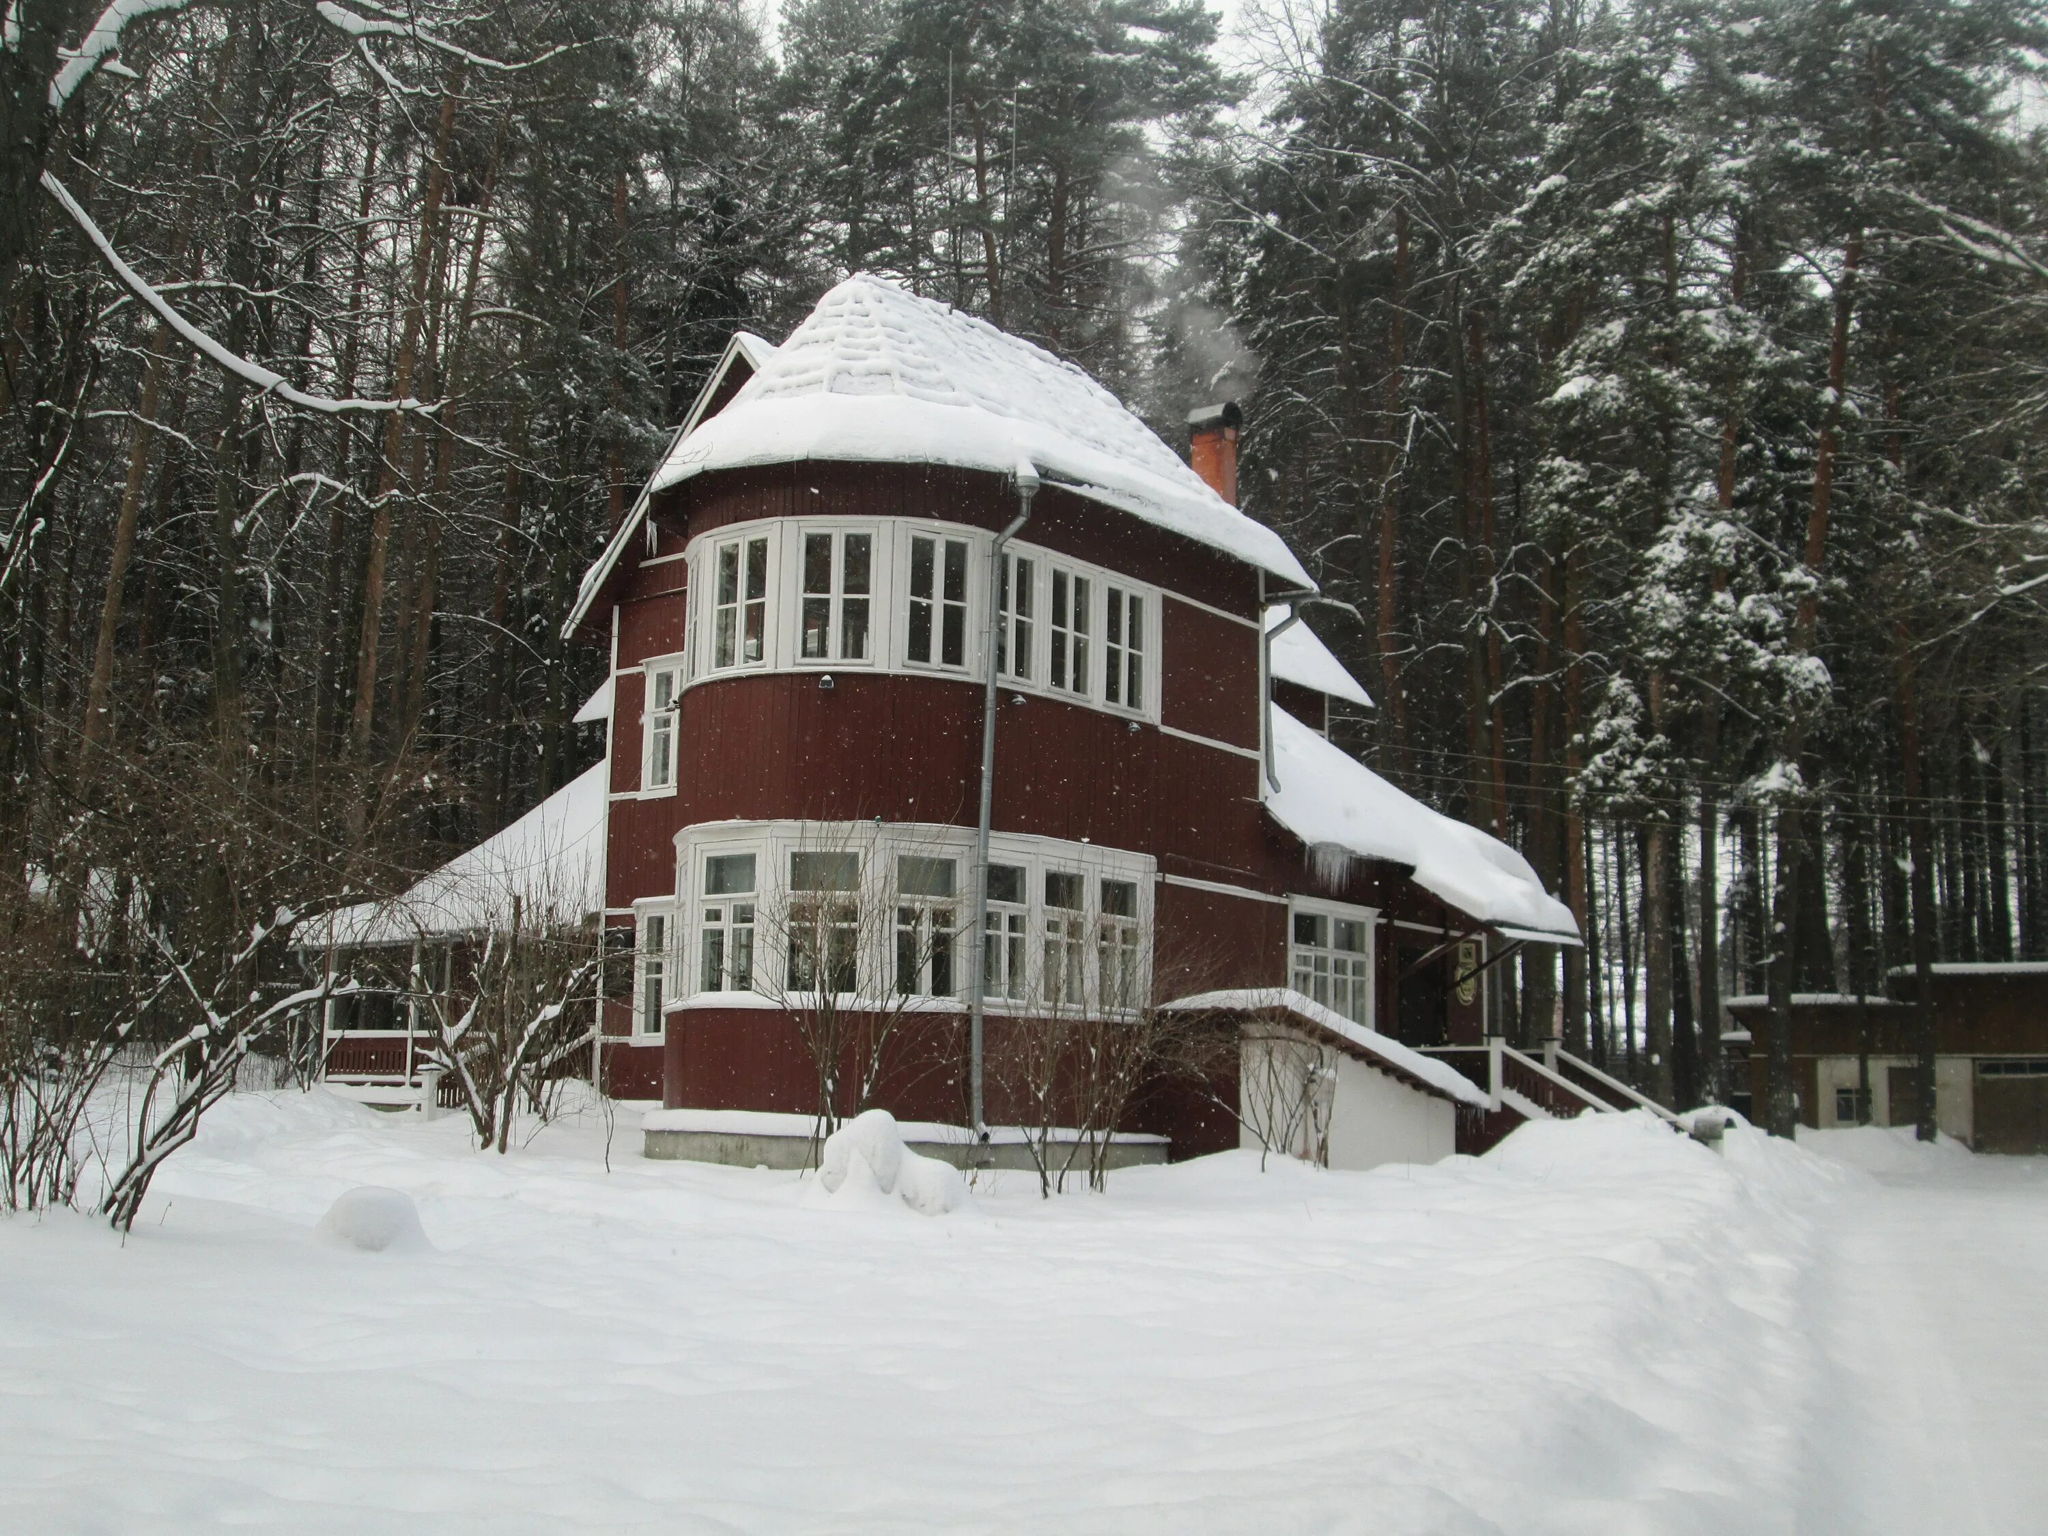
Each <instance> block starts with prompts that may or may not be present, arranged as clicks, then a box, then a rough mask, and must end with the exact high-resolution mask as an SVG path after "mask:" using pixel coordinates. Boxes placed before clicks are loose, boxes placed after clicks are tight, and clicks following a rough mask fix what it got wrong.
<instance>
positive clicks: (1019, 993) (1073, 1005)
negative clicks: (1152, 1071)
mask: <svg viewBox="0 0 2048 1536" xmlns="http://www.w3.org/2000/svg"><path fill="white" fill-rule="evenodd" d="M676 844H677V850H678V860H677V878H678V881H679V884H680V889H682V890H684V891H685V892H687V893H689V894H688V895H687V896H685V897H684V898H683V899H682V900H681V901H680V902H678V910H679V911H680V912H682V913H683V914H684V919H682V920H679V922H678V926H677V929H676V932H677V933H678V934H679V935H681V937H679V938H678V940H677V943H678V944H679V945H680V946H682V950H683V958H682V959H681V960H679V961H678V962H677V964H678V965H679V966H680V967H681V969H680V971H678V972H676V973H675V974H676V975H677V978H678V980H677V985H678V987H683V988H687V991H685V992H683V993H682V996H683V997H685V998H689V999H695V1000H699V1001H698V1006H716V1005H717V999H718V998H719V997H721V996H733V995H735V994H733V993H731V992H724V991H711V990H708V989H706V988H705V987H704V986H703V985H702V980H703V977H702V966H703V937H704V916H703V914H704V912H705V909H706V908H707V907H719V906H721V905H724V904H726V898H723V897H718V896H710V895H706V894H703V892H704V882H705V877H706V871H707V861H708V860H709V859H711V858H714V857H718V856H721V855H726V854H752V855H753V856H754V871H755V874H754V878H755V889H754V892H753V895H752V898H751V899H752V902H753V903H754V905H755V907H756V928H755V937H754V942H753V973H754V977H755V979H756V984H755V987H754V988H753V989H751V990H752V991H753V992H754V993H755V994H757V995H759V994H760V993H761V992H762V991H763V988H762V987H761V985H760V982H761V979H762V978H775V979H776V980H778V981H786V980H787V979H788V965H789V956H788V955H787V953H786V952H785V951H786V947H787V946H786V944H785V943H784V942H783V940H782V939H781V938H779V937H778V936H777V935H776V933H775V932H774V928H775V924H774V922H773V921H772V919H771V918H770V917H768V915H767V914H771V913H773V912H776V911H778V910H780V904H781V903H783V902H786V901H788V900H789V899H791V893H790V891H789V889H788V882H789V876H790V855H791V854H792V853H797V852H803V851H836V850H846V851H854V850H858V851H859V853H860V857H861V875H860V886H859V890H858V892H857V893H856V896H857V900H858V901H859V902H860V903H862V904H863V913H862V916H861V917H859V918H858V919H856V929H857V932H858V934H859V936H860V937H859V943H860V951H859V953H858V954H857V955H856V957H855V967H856V994H854V995H856V996H858V997H873V998H876V999H879V998H880V997H881V996H883V995H884V988H885V987H886V990H887V992H888V994H890V995H900V994H896V993H895V987H896V977H897V970H896V963H897V958H898V954H897V933H898V923H897V918H898V916H899V913H900V909H901V907H902V906H903V905H906V904H909V902H908V901H907V899H906V898H905V896H904V893H903V892H902V891H901V890H900V888H899V880H898V874H897V871H898V864H897V860H898V859H899V858H900V857H901V856H903V855H906V854H908V855H917V856H922V857H929V858H943V859H947V860H950V861H952V863H953V864H954V867H955V878H954V891H955V895H954V897H953V898H952V900H951V901H950V902H948V901H947V900H945V899H944V898H936V897H933V898H925V897H917V898H915V900H916V901H920V902H923V901H929V902H930V904H931V905H933V906H939V907H944V906H951V908H952V909H953V923H954V930H953V931H954V934H955V942H954V950H953V989H952V991H951V992H950V993H946V994H935V993H929V992H919V993H916V994H913V995H915V996H917V997H918V998H920V999H930V1000H931V1001H932V1002H933V1003H934V1004H935V1005H944V1006H950V1007H964V1006H965V995H966V992H967V983H968V979H969V976H970V974H971V972H970V971H969V967H970V966H972V965H973V964H975V963H976V959H977V956H976V952H975V950H976V946H975V944H974V942H973V935H972V933H971V932H970V931H969V926H970V924H971V921H972V916H973V901H972V895H973V889H974V888H973V882H974V881H975V880H976V879H979V878H981V875H980V871H978V870H977V869H976V868H975V866H974V831H973V829H972V828H970V827H957V826H951V825H938V824H932V823H922V822H892V823H883V824H881V825H877V824H875V823H872V822H845V823H839V822H800V821H777V822H737V823H736V822H722V823H718V824H716V825H714V826H706V827H703V828H699V829H685V830H684V831H683V832H681V833H679V834H678V835H677V838H676ZM989 861H990V863H991V864H999V865H1010V866H1015V867H1017V868H1019V869H1021V870H1022V871H1023V894H1024V898H1025V899H1024V901H1023V902H1022V903H1019V904H1016V905H1015V906H1010V905H1007V904H1005V903H1001V902H991V903H990V904H989V910H990V913H991V914H992V921H996V922H998V923H999V924H1000V930H1001V931H1002V932H1003V935H1004V941H1005V944H1006V946H1008V945H1009V943H1010V941H1011V940H1012V939H1014V942H1015V949H1016V952H1017V953H1018V954H1019V957H1020V959H1021V962H1022V966H1021V974H1020V976H1019V977H1018V979H1017V983H1016V984H1015V985H1014V986H1012V987H1007V988H1005V989H1004V990H1003V991H1001V992H998V991H997V990H996V989H995V988H993V987H991V988H990V989H989V991H988V994H987V999H986V1001H987V1006H988V1008H989V1010H990V1011H991V1012H993V1013H1006V1014H1016V1015H1023V1016H1027V1017H1028V1016H1031V1015H1034V1014H1036V1015H1043V1014H1045V1013H1047V1012H1049V1011H1052V1010H1053V1008H1054V1006H1055V999H1053V998H1052V997H1051V995H1050V994H1051V991H1052V989H1051V988H1050V987H1048V986H1047V984H1046V977H1045V973H1044V947H1045V940H1046V931H1047V930H1046V925H1047V922H1048V917H1049V914H1054V915H1058V916H1060V917H1061V918H1062V920H1064V919H1066V918H1067V917H1068V916H1071V918H1072V920H1073V930H1074V937H1075V943H1076V945H1077V950H1078V953H1079V955H1080V966H1081V969H1082V976H1083V980H1082V986H1081V996H1080V997H1078V998H1069V999H1064V1000H1060V1001H1061V1002H1062V1003H1063V1007H1064V1011H1067V1012H1074V1011H1082V1010H1088V1011H1094V1012H1106V1013H1110V1014H1115V1015H1121V1014H1126V1013H1130V1012H1134V1011H1135V1010H1136V1009H1137V1008H1140V1007H1142V1006H1143V1005H1144V1002H1145V1001H1146V996H1147V994H1146V990H1145V989H1146V986H1147V984H1148V982H1149V977H1150V966H1151V954H1150V951H1151V938H1150V935H1151V931H1152V930H1151V921H1152V912H1153V888H1154V885H1155V884H1156V880H1157V865H1156V862H1155V861H1154V860H1153V859H1152V858H1150V857H1149V856H1147V855H1145V854H1140V853H1135V852H1131V851H1128V850H1125V849H1115V848H1104V847H1102V846H1101V845H1099V844H1092V843H1078V842H1066V841H1063V840H1060V839H1057V838H1046V837H1036V836H1028V835H1023V834H1009V833H997V834H995V835H994V836H993V837H992V838H991V839H990V852H989ZM1048 872H1055V873H1068V874H1073V875H1076V876H1078V878H1079V880H1080V882H1081V887H1082V893H1083V905H1082V907H1081V909H1079V910H1078V911H1076V912H1073V913H1071V914H1068V913H1066V912H1065V910H1064V909H1053V908H1049V907H1048V906H1047V905H1046V902H1045V899H1044V897H1045V877H1046V874H1047V873H1048ZM1105 880H1110V881H1119V882H1124V883H1128V884H1129V885H1131V886H1132V887H1134V889H1135V893H1136V903H1135V912H1134V913H1133V914H1132V915H1131V916H1130V917H1128V918H1123V917H1117V918H1114V919H1113V921H1114V922H1115V923H1116V924H1122V925H1127V926H1128V928H1129V930H1130V931H1131V932H1132V933H1133V934H1134V935H1135V939H1136V944H1135V950H1136V959H1135V968H1136V974H1135V976H1134V979H1133V982H1134V984H1133V986H1132V989H1131V995H1132V1001H1131V1003H1130V1005H1129V1007H1128V1008H1114V1007H1109V1006H1107V1005H1106V999H1104V998H1103V997H1102V996H1100V993H1101V990H1102V988H1101V974H1100V966H1101V960H1100V956H1101V953H1102V948H1101V946H1102V935H1103V933H1104V929H1105V923H1106V922H1109V921H1111V919H1106V917H1105V914H1104V913H1103V911H1102V906H1101V893H1102V885H1103V882H1104V881H1105ZM871 902H872V903H880V904H883V905H881V906H877V907H875V908H872V909H869V908H867V907H866V906H865V904H867V903H871ZM882 910H886V911H887V913H888V916H889V918H890V921H888V922H886V923H883V922H878V921H873V920H871V919H870V918H869V917H868V916H867V913H868V912H869V911H882ZM1013 918H1014V919H1015V921H1014V923H1013V922H1012V921H1011V920H1012V919H1013ZM1010 952H1011V951H1010V950H1009V949H1008V948H1007V947H1006V949H1005V957H1006V958H1007V956H1008V955H1009V953H1010ZM1006 974H1007V967H1006V966H1005V967H1002V968H999V971H998V975H999V976H1003V975H1006ZM766 990H767V991H768V992H769V993H771V994H773V993H783V994H785V995H787V994H789V993H792V992H793V991H794V989H793V988H787V987H782V986H771V987H770V988H768V989H766ZM673 995H674V994H673V993H672V996H673ZM671 1006H673V1003H672V1004H671Z"/></svg>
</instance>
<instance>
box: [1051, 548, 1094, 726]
mask: <svg viewBox="0 0 2048 1536" xmlns="http://www.w3.org/2000/svg"><path fill="white" fill-rule="evenodd" d="M1051 574H1052V582H1051V585H1052V595H1051V601H1050V602H1049V603H1048V605H1047V610H1046V616H1045V627H1046V640H1047V649H1048V652H1049V654H1048V656H1047V658H1046V667H1045V681H1046V684H1047V686H1048V687H1051V688H1055V689H1058V690H1059V691H1060V692H1062V693H1078V694H1080V695H1081V696H1082V697H1083V698H1086V697H1087V696H1088V694H1089V693H1090V691H1091V689H1090V673H1089V662H1090V659H1091V658H1090V657H1089V654H1088V636H1089V632H1090V630H1091V629H1092V628H1093V627H1094V620H1095V592H1094V587H1095V584H1094V582H1092V581H1090V580H1089V579H1088V578H1087V577H1086V576H1082V575H1079V574H1077V573H1075V572H1073V571H1066V570H1061V569H1060V568H1059V567H1058V566H1054V567H1053V569H1052V573H1051Z"/></svg>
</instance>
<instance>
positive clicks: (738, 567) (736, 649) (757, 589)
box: [711, 534, 768, 671]
mask: <svg viewBox="0 0 2048 1536" xmlns="http://www.w3.org/2000/svg"><path fill="white" fill-rule="evenodd" d="M712 567H713V570H714V571H715V572H716V576H715V577H714V580H715V581H716V583H717V586H716V589H715V591H714V594H713V605H712V610H711V665H712V667H713V669H714V670H719V671H722V670H724V669H725V668H728V667H757V666H760V665H761V664H762V663H763V662H764V661H765V660H766V659H767V655H768V537H767V535H766V534H753V535H751V536H749V537H746V538H739V539H728V540H725V541H724V542H722V543H720V544H718V545H717V546H716V547H715V549H714V552H713V557H712Z"/></svg>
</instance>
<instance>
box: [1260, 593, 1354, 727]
mask: <svg viewBox="0 0 2048 1536" xmlns="http://www.w3.org/2000/svg"><path fill="white" fill-rule="evenodd" d="M1282 624H1287V609H1286V608H1285V607H1284V606H1277V605H1276V606H1275V607H1272V608H1268V609H1267V610H1266V633H1267V634H1269V635H1272V636H1273V648H1272V654H1271V658H1270V665H1271V666H1272V669H1273V675H1274V676H1275V677H1277V678H1278V679H1280V681H1281V682H1283V683H1293V684H1295V685H1296V686H1298V687H1302V688H1313V689H1314V690H1315V691H1316V692H1317V693H1327V694H1328V695H1330V697H1331V698H1333V699H1343V700H1345V701H1346V702H1347V703H1351V704H1358V705H1362V706H1363V707H1365V708H1367V709H1370V708H1371V707H1372V696H1371V695H1370V694H1368V693H1367V692H1366V691H1365V687H1364V685H1363V684H1362V683H1360V682H1359V681H1358V679H1357V678H1355V677H1353V676H1352V675H1351V673H1350V671H1349V669H1348V668H1346V667H1345V665H1344V663H1343V662H1341V661H1339V660H1338V659H1337V657H1336V653H1335V652H1333V651H1332V650H1331V649H1330V648H1329V647H1328V646H1327V645H1325V644H1323V642H1322V641H1321V639H1319V638H1318V637H1317V635H1316V632H1315V631H1314V630H1312V629H1310V628H1309V627H1308V625H1307V624H1306V623H1296V624H1287V627H1286V628H1285V629H1281V628H1280V626H1281V625H1282ZM1276 630H1278V631H1279V632H1278V633H1277V634H1275V633H1274V631H1276Z"/></svg>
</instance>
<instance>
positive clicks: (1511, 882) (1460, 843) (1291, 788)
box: [1266, 706, 1579, 944]
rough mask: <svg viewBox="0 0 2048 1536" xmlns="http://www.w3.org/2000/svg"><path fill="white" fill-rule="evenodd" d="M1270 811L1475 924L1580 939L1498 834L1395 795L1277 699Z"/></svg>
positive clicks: (1567, 914) (1553, 939) (1558, 939)
mask: <svg viewBox="0 0 2048 1536" xmlns="http://www.w3.org/2000/svg"><path fill="white" fill-rule="evenodd" d="M1268 708H1269V710H1270V712H1271V715H1272V731H1273V771H1274V774H1275V776H1276V777H1277V778H1278V779H1279V781H1280V787H1279V788H1278V789H1277V790H1275V791H1274V792H1273V793H1272V794H1271V795H1270V796H1268V797H1267V800H1266V809H1267V810H1269V811H1270V812H1272V814H1273V819H1274V820H1276V821H1278V822H1279V823H1280V825H1281V826H1283V827H1285V828H1287V830H1288V831H1290V832H1292V833H1293V834H1294V835H1295V836H1296V837H1298V838H1300V839H1301V840H1302V841H1303V842H1304V843H1306V844H1308V845H1309V848H1310V850H1311V852H1312V853H1313V852H1316V851H1319V850H1321V849H1325V848H1331V849H1337V850H1341V851H1342V852H1343V853H1347V854H1351V855H1355V856H1357V857H1360V858H1367V859H1385V860H1387V861H1389V862H1391V863H1395V864H1405V865H1407V866H1409V867H1410V868H1411V869H1413V870H1414V872H1415V873H1414V876H1413V878H1414V880H1415V883H1416V884H1417V885H1419V886H1421V887H1422V888H1423V889H1424V890H1426V891H1428V892H1429V893H1430V894H1431V895H1433V896H1435V897H1437V898H1438V899H1439V900H1441V901H1443V902H1445V903H1447V904H1448V905H1450V906H1453V907H1456V908H1457V909H1458V910H1459V911H1460V912H1463V913H1466V914H1467V915H1469V916H1471V917H1474V918H1477V919H1478V920H1479V921H1480V922H1482V923H1488V924H1491V925H1494V926H1496V927H1505V928H1509V929H1513V930H1514V931H1515V937H1518V938H1538V937H1540V938H1542V939H1544V940H1546V941H1547V942H1550V943H1553V944H1576V943H1578V942H1579V939H1578V934H1579V925H1578V923H1577V922H1576V921H1575V920H1574V919H1573V917H1572V912H1571V908H1570V907H1567V906H1566V905H1565V904H1564V903H1563V902H1561V901H1559V900H1558V899H1557V898H1556V897H1554V896H1552V895H1551V894H1550V893H1549V892H1547V891H1546V890H1544V889H1543V882H1542V880H1540V879H1539V878H1538V877H1537V874H1536V871H1535V870H1534V869H1532V868H1531V867H1530V866H1529V861H1528V860H1527V859H1525V858H1523V857H1522V856H1521V855H1520V854H1519V853H1517V852H1515V850H1514V849H1512V848H1510V847H1509V846H1508V845H1507V844H1506V843H1503V842H1502V841H1500V839H1499V838H1496V837H1490V836H1488V835H1487V834H1486V833H1484V832H1482V831H1480V830H1479V829H1478V828H1477V827H1468V826H1466V825H1465V823H1463V822H1462V821H1454V820H1452V819H1451V818H1450V817H1448V816H1446V815H1444V814H1443V813H1442V812H1441V811H1434V810H1431V809H1430V808H1429V807H1428V806H1426V805H1424V804H1423V803H1422V802H1421V801H1420V800H1417V799H1415V798H1414V797H1413V796H1412V795H1408V794H1405V793H1403V792H1402V791H1401V790H1398V789H1396V788H1395V787H1394V786H1393V785H1391V784H1389V783H1388V782H1387V781H1386V780H1385V779H1383V778H1381V777H1380V776H1379V775H1378V774H1376V773H1374V772H1373V771H1372V770H1371V769H1370V768H1368V767H1366V766H1365V764H1363V763H1361V762H1359V761H1358V759H1356V758H1355V757H1352V756H1351V755H1350V754H1349V753H1347V752H1345V751H1344V750H1343V749H1342V748H1340V747H1336V746H1333V745H1332V744H1331V743H1330V742H1328V741H1325V740H1324V739H1323V738H1322V737H1321V736H1320V735H1318V734H1317V733H1316V732H1314V731H1312V730H1310V729H1309V728H1308V727H1307V726H1305V725H1303V724H1302V723H1301V722H1300V721H1299V720H1297V719H1295V718H1294V717H1293V716H1292V715H1290V714H1288V713H1287V711H1286V710H1284V709H1281V708H1279V707H1277V706H1268Z"/></svg>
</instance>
